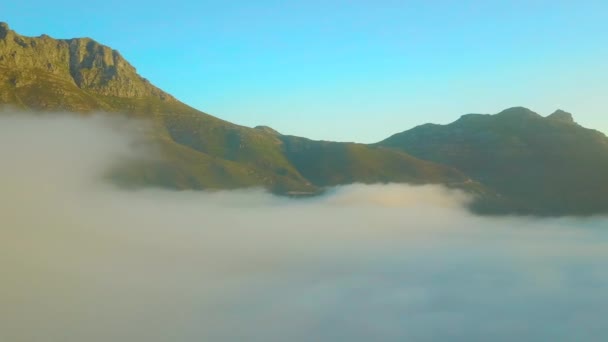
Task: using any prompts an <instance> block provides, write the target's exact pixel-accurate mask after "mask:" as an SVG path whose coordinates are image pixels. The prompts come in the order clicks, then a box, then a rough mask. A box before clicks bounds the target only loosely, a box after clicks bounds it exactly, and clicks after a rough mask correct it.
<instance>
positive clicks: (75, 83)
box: [0, 23, 608, 215]
mask: <svg viewBox="0 0 608 342" xmlns="http://www.w3.org/2000/svg"><path fill="white" fill-rule="evenodd" d="M0 104H3V105H8V106H11V107H13V108H17V109H23V110H30V111H31V110H36V111H41V112H59V111H62V112H66V111H67V112H74V113H79V114H80V115H88V114H90V113H93V112H99V111H104V112H108V113H117V115H126V116H129V117H133V118H143V119H146V120H148V121H150V122H151V123H152V126H153V130H154V131H153V134H151V135H150V137H149V139H150V143H151V144H156V145H158V146H160V150H161V154H162V158H161V159H160V160H159V161H154V162H151V161H148V162H141V163H138V164H132V165H128V166H125V167H123V168H121V169H120V170H119V171H117V172H116V173H115V174H114V175H113V177H114V180H115V181H117V182H120V183H121V184H123V185H125V186H146V185H153V186H162V187H170V188H176V189H234V188H241V187H252V186H261V187H265V188H267V189H269V190H270V191H272V192H275V193H278V194H287V195H312V194H317V193H319V192H322V191H323V189H325V188H326V187H328V186H334V185H340V184H351V183H390V182H399V183H410V184H443V185H446V186H448V187H451V188H459V189H462V190H464V191H467V192H470V193H473V194H475V196H476V198H477V200H476V201H475V202H474V203H473V205H472V208H473V209H474V210H476V211H477V212H480V213H520V214H536V215H588V214H599V213H608V138H606V136H605V135H603V134H602V133H600V132H598V131H594V130H590V129H586V128H583V127H581V126H579V125H577V124H576V123H575V122H574V120H573V119H572V116H571V115H570V114H569V113H566V112H563V111H557V112H555V113H554V114H552V115H550V116H548V117H542V116H540V115H538V114H536V113H534V112H532V111H530V110H528V109H526V108H521V107H516V108H511V109H507V110H505V111H503V112H501V113H499V114H496V115H480V114H469V115H464V116H462V117H461V118H460V119H459V120H457V121H455V122H454V123H451V124H449V125H433V124H426V125H422V126H419V127H416V128H414V129H411V130H409V131H405V132H402V133H398V134H395V135H394V136H392V137H390V138H388V139H386V140H384V141H381V142H379V143H376V144H357V143H338V142H328V141H314V140H309V139H306V138H301V137H295V136H287V135H282V134H280V133H278V132H276V131H275V130H273V129H272V128H269V127H263V126H260V127H255V128H249V127H244V126H239V125H236V124H233V123H230V122H227V121H224V120H221V119H218V118H216V117H213V116H211V115H208V114H206V113H203V112H200V111H198V110H196V109H194V108H192V107H189V106H187V105H185V104H183V103H181V102H180V101H178V100H177V99H175V98H174V97H173V96H171V95H169V94H167V93H165V92H164V91H162V90H161V89H159V88H157V87H155V86H154V85H152V84H151V83H150V82H148V81H147V80H146V79H144V78H143V77H141V76H139V75H138V74H137V72H136V70H135V68H134V67H133V66H131V65H130V64H129V63H128V62H127V61H126V60H125V59H124V58H123V57H122V56H121V55H120V53H118V52H117V51H116V50H112V49H111V48H109V47H107V46H104V45H101V44H99V43H97V42H96V41H94V40H92V39H89V38H77V39H53V38H51V37H49V36H47V35H42V36H39V37H25V36H21V35H19V34H17V33H15V32H14V31H12V30H11V29H10V28H9V27H8V25H7V24H5V23H0Z"/></svg>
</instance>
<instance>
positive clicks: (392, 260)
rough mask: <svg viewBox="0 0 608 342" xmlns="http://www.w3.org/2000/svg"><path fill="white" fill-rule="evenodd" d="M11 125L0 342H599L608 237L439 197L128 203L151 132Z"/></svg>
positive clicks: (0, 253) (4, 129) (74, 122)
mask: <svg viewBox="0 0 608 342" xmlns="http://www.w3.org/2000/svg"><path fill="white" fill-rule="evenodd" d="M4 116H5V117H3V118H1V119H0V152H1V153H0V156H2V165H1V167H0V190H1V192H0V272H1V274H2V278H1V281H0V340H1V341H64V342H73V341H74V342H76V341H88V342H97V341H119V342H120V341H129V342H138V341H142V342H143V341H146V342H149V341H150V342H154V341H163V342H164V341H489V340H491V341H514V340H516V341H539V340H544V341H549V340H550V341H604V340H605V339H606V337H607V336H608V328H607V327H606V324H605V317H606V315H607V314H608V291H606V289H607V288H608V267H607V266H608V261H607V260H608V219H606V218H593V219H584V220H583V219H534V218H512V217H503V218H483V217H476V216H474V215H472V214H470V213H469V212H468V211H467V210H465V209H464V207H465V205H466V203H467V202H468V200H469V199H468V198H467V196H466V195H464V194H462V193H460V192H455V191H451V190H447V189H444V188H441V187H437V186H407V185H376V186H363V185H353V186H347V187H341V188H336V189H334V190H333V191H330V192H329V193H328V194H327V195H326V196H324V197H319V198H312V199H303V200H293V199H286V198H278V197H274V196H272V195H270V194H267V193H265V192H263V191H261V190H242V191H232V192H212V193H206V192H191V191H183V192H175V191H166V190H158V189H146V190H138V191H123V190H120V189H117V188H116V187H115V186H112V185H111V184H107V183H105V182H104V181H103V174H104V172H105V171H107V170H108V168H109V167H111V166H112V165H115V164H116V163H117V162H120V161H121V160H124V159H125V158H133V157H138V156H141V157H145V158H153V156H152V153H153V148H150V149H146V151H143V152H142V149H141V148H137V149H135V148H134V147H133V146H137V144H135V143H134V142H135V141H137V139H138V138H137V134H138V133H137V131H138V127H141V126H140V125H141V124H140V123H127V122H124V121H123V122H120V121H116V120H108V119H107V118H102V117H95V118H87V119H84V118H74V117H68V116H61V115H53V116H42V117H35V116H27V115H24V114H18V115H9V114H7V113H5V114H4Z"/></svg>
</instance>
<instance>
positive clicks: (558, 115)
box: [547, 109, 574, 123]
mask: <svg viewBox="0 0 608 342" xmlns="http://www.w3.org/2000/svg"><path fill="white" fill-rule="evenodd" d="M547 119H551V120H555V121H561V122H567V123H574V118H573V117H572V114H571V113H568V112H565V111H563V110H561V109H558V110H556V111H555V112H554V113H553V114H551V115H549V116H547Z"/></svg>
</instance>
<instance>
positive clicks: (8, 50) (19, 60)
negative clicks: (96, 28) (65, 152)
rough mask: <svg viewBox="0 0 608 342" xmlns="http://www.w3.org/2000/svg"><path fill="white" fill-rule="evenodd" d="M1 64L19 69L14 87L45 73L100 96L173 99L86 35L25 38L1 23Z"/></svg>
mask: <svg viewBox="0 0 608 342" xmlns="http://www.w3.org/2000/svg"><path fill="white" fill-rule="evenodd" d="M0 67H4V68H9V69H11V68H19V71H20V72H19V75H15V76H13V77H12V78H11V79H10V82H11V83H13V84H14V85H15V86H23V85H27V84H31V83H32V82H35V80H36V74H37V73H39V72H45V73H52V74H53V75H55V76H56V77H58V78H61V79H64V80H67V81H70V82H72V83H73V84H74V85H76V86H77V87H78V88H80V89H83V90H87V91H91V92H93V93H96V94H99V95H106V96H116V97H122V98H143V97H155V98H160V99H162V100H173V98H172V97H171V96H170V95H169V94H167V93H165V92H163V91H162V90H160V89H158V88H156V87H155V86H153V85H152V84H150V82H148V81H147V80H146V79H144V78H143V77H141V76H139V75H138V74H137V71H136V70H135V68H134V67H133V66H131V65H130V64H129V63H128V62H127V61H126V60H125V59H124V58H123V57H122V56H121V55H120V53H118V51H116V50H112V49H111V48H109V47H107V46H104V45H101V44H99V43H98V42H96V41H94V40H92V39H89V38H75V39H53V38H51V37H49V36H47V35H42V36H40V37H25V36H21V35H19V34H17V33H15V32H14V31H12V30H10V28H9V27H8V25H7V24H6V23H0Z"/></svg>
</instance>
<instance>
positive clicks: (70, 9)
mask: <svg viewBox="0 0 608 342" xmlns="http://www.w3.org/2000/svg"><path fill="white" fill-rule="evenodd" d="M172 4H173V6H172V7H166V6H160V5H155V4H154V3H150V2H146V3H143V2H139V1H135V2H129V3H125V2H117V1H110V2H109V3H105V4H104V7H103V8H99V9H91V8H90V7H82V6H79V5H78V3H76V2H71V1H57V2H54V3H53V6H52V7H51V6H49V5H48V3H43V2H42V1H28V2H27V3H23V2H22V3H16V2H13V3H8V4H5V5H4V6H3V14H4V15H3V16H2V18H0V21H5V22H7V23H8V24H9V25H10V27H11V28H12V29H13V30H15V31H17V32H18V33H20V34H23V35H28V36H37V35H40V34H43V33H44V34H48V35H50V36H53V37H55V38H72V37H85V36H88V37H91V38H93V39H95V40H97V41H99V42H100V43H102V44H105V45H108V46H110V47H112V48H114V49H116V50H118V51H120V52H121V54H122V55H123V56H124V57H125V58H126V59H127V60H128V61H129V62H130V63H131V64H133V65H134V66H135V67H136V68H137V70H138V72H139V73H140V74H141V75H142V76H143V77H145V78H147V79H149V80H150V81H151V82H152V83H154V84H155V85H156V86H158V87H160V88H161V89H163V90H165V91H167V92H169V93H171V94H172V95H174V96H175V97H177V98H178V99H179V100H181V101H183V102H185V103H187V104H189V105H191V106H193V107H195V108H197V109H200V110H202V111H204V112H207V113H209V114H212V115H214V116H217V117H220V118H222V119H225V120H228V121H232V122H234V123H237V124H241V125H245V126H256V125H267V126H271V127H272V128H274V129H276V130H278V131H280V132H281V133H284V134H292V135H298V136H304V137H308V138H312V139H325V140H336V141H357V142H376V141H379V140H381V139H384V138H386V137H388V136H390V135H392V134H394V133H397V132H400V131H403V130H407V129H410V128H412V127H414V126H416V125H420V124H424V123H427V122H432V123H440V124H445V123H449V122H452V121H454V120H456V119H457V118H458V117H460V116H461V115H463V114H467V113H489V114H493V113H497V112H499V111H501V110H503V109H505V108H508V107H514V106H524V107H527V108H530V109H531V110H533V111H535V112H538V113H539V114H541V115H544V116H546V115H548V114H550V113H552V112H553V111H555V110H556V109H563V110H566V111H568V112H571V113H573V115H574V118H575V120H576V121H577V122H578V123H580V124H581V125H583V126H585V127H588V128H593V129H597V130H600V131H602V132H604V133H607V132H608V122H607V121H608V120H606V119H605V114H606V113H608V104H607V103H606V101H603V95H604V94H605V93H606V92H607V91H608V86H607V85H606V82H605V80H606V79H607V77H608V66H606V64H605V62H604V61H605V60H606V58H607V57H608V47H607V46H606V44H605V37H606V36H608V22H607V21H606V20H605V16H606V14H607V13H608V3H602V2H600V1H580V2H577V3H574V4H573V3H571V2H566V1H552V2H549V1H536V2H534V3H532V4H530V3H528V2H523V1H509V2H507V1H491V2H482V1H466V2H461V3H459V4H458V5H456V4H447V3H446V4H444V5H437V4H436V3H434V4H425V3H424V2H407V3H402V2H397V1H384V2H382V3H379V2H371V1H353V2H344V1H326V2H317V1H307V2H297V1H294V2H289V3H280V2H278V1H263V2H256V4H255V5H253V4H251V3H248V2H245V1H236V2H231V3H230V4H225V3H224V4H221V3H214V2H208V1H203V2H195V1H178V2H173V3H172Z"/></svg>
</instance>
